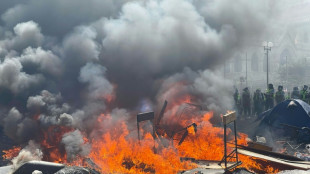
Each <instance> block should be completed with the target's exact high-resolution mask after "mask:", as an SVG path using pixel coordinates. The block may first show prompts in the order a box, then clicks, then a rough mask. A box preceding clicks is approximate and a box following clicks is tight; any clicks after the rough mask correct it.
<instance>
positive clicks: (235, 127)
mask: <svg viewBox="0 0 310 174" xmlns="http://www.w3.org/2000/svg"><path fill="white" fill-rule="evenodd" d="M234 129H235V130H234V132H235V151H236V162H237V163H238V162H239V161H238V149H237V144H238V142H237V126H236V120H234Z"/></svg>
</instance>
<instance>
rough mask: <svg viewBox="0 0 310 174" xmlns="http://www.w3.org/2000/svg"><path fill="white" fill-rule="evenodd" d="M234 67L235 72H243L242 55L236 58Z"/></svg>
mask: <svg viewBox="0 0 310 174" xmlns="http://www.w3.org/2000/svg"><path fill="white" fill-rule="evenodd" d="M234 69H235V72H241V71H242V61H241V57H240V56H237V57H236V58H235V63H234Z"/></svg>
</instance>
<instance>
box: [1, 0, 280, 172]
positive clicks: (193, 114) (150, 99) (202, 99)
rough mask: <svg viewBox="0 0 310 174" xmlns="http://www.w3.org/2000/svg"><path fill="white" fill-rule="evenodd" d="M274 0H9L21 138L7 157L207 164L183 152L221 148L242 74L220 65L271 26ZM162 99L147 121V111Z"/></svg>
mask: <svg viewBox="0 0 310 174" xmlns="http://www.w3.org/2000/svg"><path fill="white" fill-rule="evenodd" d="M176 4H177V6H178V8H175V7H176ZM262 4H264V3H260V2H257V3H256V2H255V3H254V5H253V2H251V3H250V2H248V1H244V0H237V1H236V2H235V3H234V4H231V3H230V1H227V0H223V1H214V2H213V1H212V2H209V1H208V0H206V1H205V0H199V1H187V0H159V1H155V0H147V1H139V0H137V1H136V0H130V1H127V0H126V1H125V0H113V1H112V0H105V1H97V0H90V1H88V2H87V4H85V1H81V0H68V1H62V0H55V1H49V2H43V1H37V0H25V1H24V2H23V3H19V2H17V1H10V2H1V5H0V15H1V20H0V60H1V61H0V108H1V109H0V120H1V122H0V124H1V129H3V133H4V134H5V136H6V137H9V138H10V139H11V140H12V141H13V143H12V146H10V147H9V148H8V149H1V150H4V151H3V152H4V155H3V158H4V159H5V160H7V161H9V160H11V162H12V166H13V167H12V168H11V169H12V171H14V170H16V171H17V170H18V169H19V167H21V166H23V164H29V163H30V162H29V161H33V160H35V161H40V160H41V161H48V162H54V163H60V164H63V165H66V166H67V167H69V168H70V166H75V167H76V166H82V167H88V168H90V169H94V170H95V171H99V172H102V173H178V172H181V171H185V170H189V169H192V168H195V167H197V163H194V162H191V161H186V160H185V161H183V160H181V158H194V159H196V160H220V159H221V158H222V156H223V149H222V148H223V141H222V138H223V129H222V128H221V117H220V115H221V114H222V113H225V112H226V111H227V110H230V109H232V107H233V99H232V97H231V96H232V93H233V88H232V86H233V83H232V82H231V81H230V80H228V79H225V78H224V77H223V75H222V72H221V71H220V70H219V66H221V65H222V64H223V63H224V62H225V61H227V60H228V59H229V58H230V57H232V56H233V55H234V53H235V52H236V51H239V50H241V49H243V48H244V47H245V46H247V45H249V41H250V40H252V39H253V36H254V35H255V37H259V36H261V35H262V34H263V33H264V31H265V28H267V27H265V26H267V24H268V22H269V20H268V19H269V18H270V16H268V18H267V16H265V15H261V14H265V13H261V12H262V11H261V10H262V7H263V6H262ZM76 9H81V10H80V11H79V15H76V13H75V12H76ZM47 11H48V12H49V13H48V15H46V14H47V13H46V12H47ZM72 14H74V15H72ZM257 14H260V15H257ZM236 19H238V20H236ZM239 19H243V20H239ZM249 21H250V23H251V24H252V25H248V23H249ZM165 100H167V101H168V102H169V104H164V109H162V110H161V108H159V109H157V108H156V107H160V106H162V104H163V103H165V102H164V101H165ZM193 103H199V105H195V104H193ZM151 111H154V115H151V116H149V118H152V117H154V119H153V121H152V122H151V121H148V120H152V119H146V118H143V119H142V117H141V119H138V124H139V129H137V118H136V115H137V113H145V112H151ZM142 120H143V121H142ZM140 121H141V122H140ZM138 131H139V134H140V135H139V138H140V141H139V140H138V138H137V137H138ZM228 134H231V131H228ZM1 136H2V135H1ZM238 138H239V142H240V143H241V144H242V145H246V135H244V134H238ZM1 140H2V139H1ZM228 140H229V141H230V140H231V137H230V136H228ZM0 148H3V147H0ZM240 158H241V160H242V161H243V165H244V167H245V168H247V169H253V170H258V171H262V170H264V171H266V170H267V171H269V172H275V171H276V169H273V168H272V167H269V168H268V167H267V169H264V168H266V166H260V165H259V164H257V163H256V162H255V160H253V159H252V158H250V157H246V156H241V157H240ZM27 162H29V163H27ZM30 164H31V163H30ZM40 164H42V163H40ZM42 165H44V164H42ZM66 169H68V168H66ZM66 169H64V170H66ZM68 170H69V169H68ZM37 172H39V171H37Z"/></svg>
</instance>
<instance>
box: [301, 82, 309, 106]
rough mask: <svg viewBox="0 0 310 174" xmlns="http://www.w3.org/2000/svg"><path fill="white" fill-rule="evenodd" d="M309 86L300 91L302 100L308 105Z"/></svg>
mask: <svg viewBox="0 0 310 174" xmlns="http://www.w3.org/2000/svg"><path fill="white" fill-rule="evenodd" d="M307 90H308V86H307V85H304V88H303V89H302V90H301V91H300V99H301V100H302V101H304V102H306V103H308V97H309V96H308V91H307Z"/></svg>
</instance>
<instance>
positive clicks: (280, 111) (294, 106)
mask: <svg viewBox="0 0 310 174" xmlns="http://www.w3.org/2000/svg"><path fill="white" fill-rule="evenodd" d="M309 114H310V105H308V104H307V103H305V102H304V101H302V100H298V99H294V100H285V101H283V102H281V103H279V104H278V105H276V106H275V107H274V108H272V109H269V110H267V111H265V112H263V113H262V114H261V115H260V116H259V118H258V120H257V122H259V124H258V126H257V127H256V133H255V134H256V135H259V136H267V137H269V135H266V133H268V134H270V135H271V136H273V137H275V136H277V138H281V137H283V136H292V135H291V134H290V133H292V132H293V131H292V130H294V131H295V132H296V131H299V132H300V131H303V130H305V131H310V116H309Z"/></svg>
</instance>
